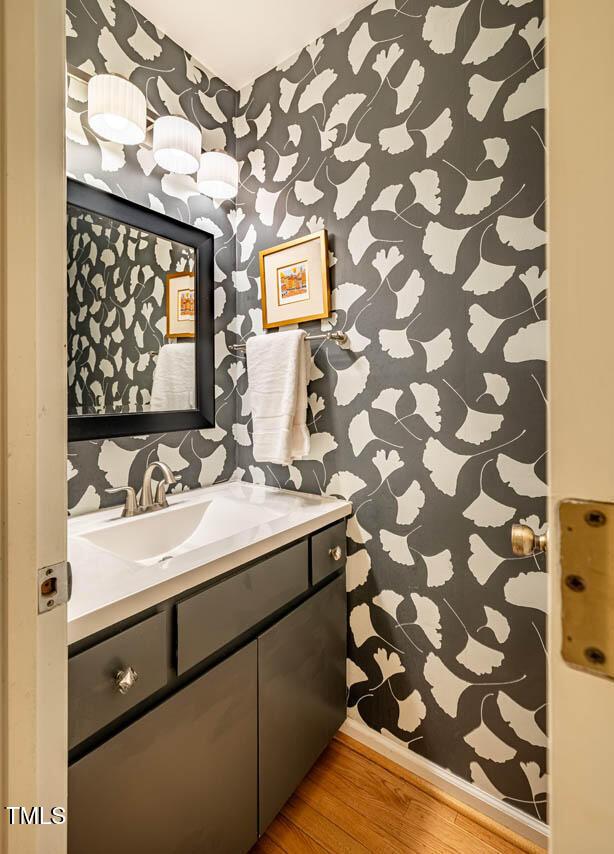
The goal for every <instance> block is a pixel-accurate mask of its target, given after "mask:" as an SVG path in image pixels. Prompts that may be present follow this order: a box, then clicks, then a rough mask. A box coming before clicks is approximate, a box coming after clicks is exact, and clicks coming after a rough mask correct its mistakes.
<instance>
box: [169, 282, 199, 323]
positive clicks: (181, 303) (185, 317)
mask: <svg viewBox="0 0 614 854" xmlns="http://www.w3.org/2000/svg"><path fill="white" fill-rule="evenodd" d="M194 285H195V277H194V273H193V272H190V271H189V270H188V271H186V272H185V273H167V275H166V337H167V338H194V334H195V328H196V289H195V287H194Z"/></svg>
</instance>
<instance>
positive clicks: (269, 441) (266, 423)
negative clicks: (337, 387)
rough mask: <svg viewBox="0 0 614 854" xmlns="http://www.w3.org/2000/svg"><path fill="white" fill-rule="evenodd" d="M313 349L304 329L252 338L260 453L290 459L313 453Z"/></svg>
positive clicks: (261, 458)
mask: <svg viewBox="0 0 614 854" xmlns="http://www.w3.org/2000/svg"><path fill="white" fill-rule="evenodd" d="M310 367H311V352H310V350H309V344H308V342H307V339H306V335H305V332H304V331H303V330H292V331H290V332H277V333H275V334H269V335H253V336H252V337H251V338H248V339H247V372H248V380H249V398H250V402H251V408H252V424H253V443H254V459H255V460H256V461H257V462H269V463H280V464H281V465H290V463H292V461H293V460H295V459H300V458H301V457H305V456H306V455H307V454H308V453H309V430H308V429H307V383H308V382H309V374H310Z"/></svg>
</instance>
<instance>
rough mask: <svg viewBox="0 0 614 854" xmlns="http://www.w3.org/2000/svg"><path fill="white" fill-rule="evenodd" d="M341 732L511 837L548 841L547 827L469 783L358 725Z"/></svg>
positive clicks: (354, 723) (348, 723) (345, 726)
mask: <svg viewBox="0 0 614 854" xmlns="http://www.w3.org/2000/svg"><path fill="white" fill-rule="evenodd" d="M341 732H343V733H345V734H346V735H349V736H350V737H351V738H354V739H356V741H359V742H360V743H361V744H364V745H366V746H367V747H370V748H371V749H372V750H375V751H376V753H380V754H381V755H382V756H385V757H386V758H387V759H391V760H392V761H393V762H396V763H397V765H401V766H402V767H403V768H405V769H406V770H407V771H410V772H411V773H412V774H415V775H416V776H417V777H422V779H423V780H427V781H428V782H429V783H432V784H433V785H435V786H437V788H438V789H441V790H442V791H443V792H446V793H447V794H448V795H451V796H452V797H454V798H456V800H457V801H460V802H461V803H463V804H466V805H467V806H469V807H472V809H475V810H477V811H478V812H480V813H482V814H483V815H485V816H488V817H489V818H491V819H493V820H494V821H496V822H498V823H499V824H502V825H503V826H504V827H507V828H509V830H513V831H514V833H517V834H519V835H520V836H523V837H524V838H525V839H529V840H530V841H531V842H535V843H536V844H537V845H541V846H542V848H547V847H548V840H549V839H550V829H549V827H548V825H547V824H544V822H542V821H538V820H537V819H535V818H532V817H531V816H530V815H527V814H526V813H524V812H523V811H522V810H519V809H518V808H517V807H514V806H511V805H510V804H508V803H506V802H505V801H501V800H499V798H496V797H495V796H494V795H491V794H489V793H488V792H484V791H482V789H478V787H477V786H474V785H473V783H468V782H467V781H466V780H463V779H462V777H457V775H456V774H453V773H452V772H451V771H448V770H447V769H446V768H441V767H440V766H439V765H436V764H435V763H434V762H431V761H430V760H428V759H425V758H424V757H423V756H419V755H418V754H417V753H415V752H414V751H412V750H408V749H407V748H405V747H402V746H401V745H400V744H397V743H396V742H394V741H391V740H390V739H389V738H386V736H384V735H382V734H381V733H379V732H376V731H375V730H373V729H370V728H369V727H368V726H367V725H366V724H364V723H362V722H361V721H355V720H351V719H350V718H346V720H345V722H344V723H343V725H342V726H341Z"/></svg>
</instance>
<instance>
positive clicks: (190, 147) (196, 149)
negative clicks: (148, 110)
mask: <svg viewBox="0 0 614 854" xmlns="http://www.w3.org/2000/svg"><path fill="white" fill-rule="evenodd" d="M201 145H202V133H201V130H200V128H198V127H197V126H196V125H194V124H192V122H189V121H188V120H187V119H184V118H181V117H180V116H160V118H157V119H156V120H155V122H154V126H153V156H154V160H155V161H156V163H157V164H158V166H161V167H162V169H166V171H167V172H176V173H177V174H179V175H191V174H192V173H194V172H197V171H198V166H199V161H200V152H201Z"/></svg>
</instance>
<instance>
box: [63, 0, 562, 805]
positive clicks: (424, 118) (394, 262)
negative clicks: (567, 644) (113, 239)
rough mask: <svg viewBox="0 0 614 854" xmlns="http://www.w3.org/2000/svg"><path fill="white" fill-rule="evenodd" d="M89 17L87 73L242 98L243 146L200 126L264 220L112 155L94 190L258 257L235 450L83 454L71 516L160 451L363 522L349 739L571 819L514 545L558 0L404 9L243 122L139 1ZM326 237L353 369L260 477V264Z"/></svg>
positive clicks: (228, 398) (386, 2) (354, 587)
mask: <svg viewBox="0 0 614 854" xmlns="http://www.w3.org/2000/svg"><path fill="white" fill-rule="evenodd" d="M84 3H85V5H86V6H87V8H88V10H89V11H90V13H91V15H92V16H93V17H95V18H96V21H97V24H96V26H94V24H93V23H92V22H91V20H89V18H88V16H86V15H84V13H83V6H82V4H77V3H76V2H74V3H71V4H70V6H71V10H72V17H71V18H70V26H71V27H72V28H73V29H74V30H75V31H79V34H80V35H81V33H86V38H85V40H84V42H83V44H80V45H79V48H78V52H79V56H80V59H79V61H78V62H77V61H75V59H73V60H71V61H73V64H75V65H79V64H81V62H85V61H86V60H87V59H88V58H90V57H91V58H92V59H93V60H94V62H95V63H96V66H97V67H98V66H99V64H100V63H104V62H106V63H107V65H108V62H109V61H111V62H112V63H120V65H121V64H124V65H125V63H126V62H129V63H130V65H129V66H128V70H129V71H130V72H131V73H134V74H139V75H140V74H142V75H143V76H141V77H139V78H138V79H139V83H140V85H141V86H143V87H144V86H145V85H147V86H148V89H147V91H148V94H151V93H152V92H153V96H154V98H157V96H158V95H160V97H162V100H163V101H164V102H165V104H166V105H167V106H168V104H169V103H171V100H172V99H171V95H170V94H169V93H168V91H167V90H166V89H165V87H164V85H162V84H161V83H160V82H159V78H160V77H162V80H163V81H166V84H167V86H169V87H170V89H171V90H172V91H173V92H174V93H176V94H177V96H178V97H180V99H181V106H182V108H183V109H190V107H189V106H188V103H189V104H194V103H196V105H197V107H198V105H199V104H201V105H204V106H206V107H207V108H210V107H211V104H212V100H211V98H212V92H213V93H215V92H216V91H222V94H221V95H219V96H216V95H215V94H213V101H215V102H216V103H217V104H218V107H219V106H220V105H223V109H224V116H223V118H224V122H222V118H220V117H219V116H216V115H215V109H214V110H213V113H212V115H211V116H205V115H204V114H202V117H201V118H199V121H201V123H204V124H206V126H207V127H210V128H213V127H214V126H215V124H216V122H220V123H221V124H222V127H223V129H224V133H225V135H226V138H227V140H228V141H229V143H230V144H231V145H232V144H234V142H231V140H234V139H236V152H237V157H238V159H239V160H240V161H241V162H242V168H241V186H240V190H239V196H238V198H237V200H236V206H232V205H228V204H227V203H226V204H225V206H224V207H221V208H215V207H214V206H212V205H211V204H210V203H209V202H207V200H203V199H202V197H200V198H196V197H189V193H188V189H187V187H184V188H183V189H184V192H185V196H184V197H183V198H178V197H175V198H174V199H173V198H172V193H171V198H169V196H168V194H167V189H168V188H169V181H168V179H166V180H165V179H164V178H163V177H162V174H161V173H159V170H153V171H151V172H150V174H147V172H146V155H145V154H141V155H140V159H139V160H138V163H135V162H134V160H131V158H134V154H133V152H132V151H129V150H128V149H127V150H126V153H125V156H126V160H127V165H126V166H122V167H121V168H120V169H119V170H118V171H117V173H116V174H111V175H109V173H108V171H106V167H105V162H106V163H107V164H108V162H109V161H108V156H109V155H108V153H105V152H104V151H99V150H97V147H95V146H94V145H93V144H91V143H92V141H91V140H90V141H89V142H90V144H89V145H88V146H87V147H85V146H83V147H82V148H81V149H80V150H79V152H78V154H79V156H80V158H81V159H80V169H81V174H82V175H84V174H85V173H86V172H87V173H88V174H90V175H91V176H92V178H93V179H95V180H98V179H102V180H103V181H104V182H105V183H106V184H107V185H108V186H109V187H110V189H111V190H112V191H113V192H125V193H129V194H130V195H131V197H132V198H135V199H136V200H137V201H139V200H144V202H145V203H146V204H147V203H150V202H151V203H152V204H154V205H157V204H158V203H160V204H163V205H164V208H165V210H166V212H167V213H168V214H170V215H171V216H179V217H181V218H190V220H191V221H196V220H197V218H198V217H202V216H205V217H206V218H207V220H209V221H211V222H213V223H214V224H215V225H216V226H217V228H219V230H220V232H221V234H220V235H219V241H220V245H224V246H228V247H230V246H231V245H232V244H231V241H232V239H233V232H236V255H235V257H234V258H233V259H232V260H230V259H229V258H228V257H227V254H224V253H221V254H220V257H219V260H218V265H219V267H220V273H219V274H218V276H219V278H218V283H217V286H216V296H218V301H217V303H216V304H217V305H218V307H219V306H221V310H220V311H219V315H218V318H217V321H216V322H217V324H218V325H217V326H216V330H217V334H216V365H217V373H216V385H217V387H218V405H219V403H220V401H223V403H224V408H223V409H222V410H221V412H220V417H219V419H218V428H217V429H216V431H209V436H210V437H209V436H208V434H207V433H203V434H198V433H197V434H188V435H187V436H186V435H185V434H179V436H173V435H172V434H170V435H168V436H166V437H162V439H160V437H147V438H142V437H141V438H134V439H128V440H117V441H116V442H105V443H87V447H78V448H75V447H74V446H71V448H70V449H69V470H70V471H69V477H70V476H71V475H72V477H71V480H70V481H69V485H70V494H71V504H72V505H73V506H74V505H77V509H78V510H83V509H85V508H87V509H89V507H90V505H91V504H92V499H93V504H94V505H96V502H97V501H106V500H107V499H106V498H105V496H104V494H103V493H104V488H105V487H106V486H107V485H114V483H113V484H112V483H111V481H112V480H121V479H122V478H123V480H121V482H122V483H126V482H127V479H128V478H131V479H132V480H133V481H137V482H138V478H139V476H142V470H143V467H144V464H145V461H146V459H147V458H148V456H149V455H153V454H156V453H157V454H159V455H160V456H161V457H162V458H163V459H165V460H166V461H167V462H169V464H171V466H172V467H173V468H175V469H176V470H179V472H180V474H181V475H182V483H183V484H186V485H188V486H194V485H197V484H198V483H199V482H205V481H206V480H208V479H211V478H213V477H220V478H226V477H229V476H234V477H243V478H244V479H247V480H253V481H255V482H259V483H269V484H272V485H280V486H282V487H285V488H289V489H302V490H306V491H310V492H316V493H320V492H322V493H326V494H331V495H343V496H345V497H347V498H350V499H351V500H352V502H353V504H354V507H355V511H356V512H355V515H354V516H353V517H352V519H351V520H350V522H349V525H348V544H349V553H350V557H349V560H348V596H349V602H348V604H349V630H348V631H349V635H348V636H349V658H348V707H349V714H350V715H351V716H353V717H355V718H357V719H359V720H362V721H364V722H365V723H366V724H368V726H370V727H371V728H373V729H374V730H377V731H379V732H381V733H383V734H384V735H386V736H387V737H389V738H390V739H392V740H395V741H397V742H400V743H402V744H404V745H409V747H410V748H411V749H412V750H414V751H416V752H418V753H420V754H422V755H423V756H425V757H426V758H428V759H430V760H432V761H433V762H436V763H438V764H439V765H441V766H443V767H445V768H449V769H450V770H451V771H453V772H454V773H455V774H458V775H460V776H461V777H463V778H465V779H467V780H469V781H472V782H473V783H475V784H476V785H477V786H479V787H480V788H482V789H483V790H485V791H487V792H489V793H491V794H494V795H496V796H497V797H501V798H505V799H506V800H507V801H508V802H509V803H510V804H512V805H514V806H517V807H519V808H520V809H523V810H525V811H526V812H528V813H529V814H530V815H532V816H533V817H534V818H540V819H542V820H543V819H545V818H546V781H547V776H546V744H547V741H546V733H545V728H546V650H545V610H546V575H545V563H544V561H543V560H542V558H541V557H537V558H533V557H531V558H526V559H519V558H513V557H512V556H511V550H510V544H509V531H510V525H511V523H512V521H520V520H527V521H528V522H529V523H530V524H532V525H533V526H534V527H535V528H536V529H538V530H542V528H543V526H544V524H545V495H546V486H545V482H544V481H545V468H546V464H545V417H546V406H547V403H546V389H545V358H546V321H545V297H546V273H545V241H546V234H545V231H544V229H545V223H544V115H543V108H544V70H543V66H544V44H543V36H544V21H543V7H542V3H541V0H466V2H460V3H459V2H458V0H440V2H439V3H437V4H434V3H432V2H428V0H411V2H406V0H378V2H376V3H375V4H373V5H372V6H370V7H368V8H366V9H364V10H363V11H361V12H359V13H358V14H357V15H356V16H355V17H354V18H352V19H351V20H350V21H348V22H346V23H345V24H343V25H342V26H340V27H338V28H337V29H336V30H333V31H331V32H330V33H328V34H326V35H325V36H324V37H323V38H321V39H318V40H317V41H316V42H315V43H314V44H312V45H310V46H308V47H306V48H305V49H304V50H303V51H301V52H300V54H298V56H296V57H293V58H291V59H290V60H288V61H287V62H286V63H284V65H283V66H281V67H279V68H277V69H274V70H272V71H271V72H269V73H267V74H265V75H264V76H262V77H260V78H259V79H258V80H257V81H255V83H254V84H253V86H250V87H247V88H246V89H245V90H243V91H241V92H240V93H238V96H237V98H236V100H235V101H234V102H233V103H231V101H230V98H229V100H228V101H226V92H223V90H224V89H227V88H228V87H224V84H222V83H221V82H220V81H215V80H211V81H210V80H209V78H208V77H207V76H206V75H204V74H203V76H202V77H201V79H200V80H199V81H198V82H196V81H194V80H192V79H191V73H190V68H194V67H196V66H195V65H194V64H193V61H190V59H189V57H186V56H185V55H184V54H183V52H182V51H181V50H180V49H179V48H177V46H176V45H175V46H173V44H172V42H170V41H169V40H168V39H166V38H164V37H163V36H162V34H160V33H157V31H156V30H155V28H154V27H153V26H152V25H150V24H149V23H148V22H146V21H145V20H144V19H142V18H141V17H140V16H137V15H135V13H133V12H132V11H131V10H130V9H129V7H126V4H125V3H124V2H123V0H116V2H115V3H113V2H112V0H99V3H100V5H98V3H96V2H95V0H84ZM110 9H113V10H114V14H116V16H117V20H116V22H115V24H114V25H112V24H110V22H109V21H108V17H107V13H108V11H109V10H110ZM105 10H106V12H105ZM105 18H107V20H106V21H105ZM120 21H121V26H120V23H118V22H120ZM135 21H136V22H138V26H137V28H136V30H135ZM103 31H107V33H111V34H112V35H113V37H114V38H116V39H117V41H116V42H115V43H114V44H113V46H112V47H110V44H111V40H110V39H109V36H108V35H105V36H104V38H103V35H102V33H103ZM141 31H142V32H144V33H145V34H146V35H147V36H148V38H149V39H150V40H151V41H152V42H153V44H149V42H148V41H147V40H146V39H144V37H143V36H142V35H141V34H140V33H141ZM69 36H70V32H69ZM79 41H81V40H79ZM145 43H147V44H148V45H149V47H148V48H145V47H144V45H145ZM135 45H138V46H139V48H140V49H141V54H142V53H144V52H147V50H149V51H150V52H151V56H150V57H149V58H148V59H147V60H146V59H145V58H144V57H143V56H142V55H141V56H139V51H138V50H137V48H136V47H135ZM154 48H155V49H154ZM158 48H160V49H161V50H160V52H159V53H157V51H158ZM162 48H163V50H162ZM135 50H137V53H136V54H135V52H134V51H135ZM118 51H119V52H118ZM92 54H94V55H93V56H92ZM70 55H71V45H70V38H69V57H70ZM105 57H106V60H105ZM126 58H127V59H126ZM133 65H134V66H135V68H134V69H133ZM136 66H138V67H139V68H142V67H147V68H148V69H149V70H147V71H141V70H139V68H137V67H136ZM154 66H157V67H158V68H167V69H168V68H169V67H170V66H173V67H174V68H175V71H174V72H173V74H172V75H171V74H170V72H166V73H167V76H166V77H164V74H163V73H162V72H159V71H155V70H154ZM176 74H179V77H176V76H174V75H176ZM186 75H187V77H186ZM133 79H135V78H133ZM147 80H149V81H150V82H149V83H147ZM188 87H192V89H191V93H192V94H190V95H189V96H187V95H186V94H183V95H181V96H179V95H178V93H181V92H184V90H186V89H187V88H188ZM201 88H202V89H203V90H204V91H205V92H206V93H207V94H206V96H205V98H204V100H203V98H201V97H200V95H198V92H200V91H201ZM195 92H196V93H197V94H196V95H194V93H195ZM207 99H208V100H207ZM186 101H187V102H188V103H186ZM73 109H77V107H76V106H73ZM81 109H83V105H81ZM198 109H199V110H200V107H198ZM77 134H78V128H77ZM77 144H78V143H71V148H74V147H75V145H77ZM231 150H232V149H231ZM86 154H87V157H88V158H89V160H88V164H89V165H87V166H86V165H85V164H84V158H85V155H86ZM74 156H76V155H74ZM73 159H74V158H73ZM105 159H106V160H105ZM70 163H71V157H70V156H69V167H70ZM144 163H145V166H143V164H144ZM128 166H130V171H129V173H127V175H126V178H125V180H124V175H123V173H124V172H125V170H126V169H128ZM147 168H149V167H147ZM170 183H171V184H172V182H170ZM165 185H166V187H165ZM171 189H172V190H173V191H176V192H179V190H176V189H175V187H173V186H171ZM149 192H151V194H152V195H153V196H154V199H153V200H152V199H149V200H148V199H147V194H148V193H149ZM156 200H157V201H156ZM321 227H326V228H327V229H328V231H329V238H330V248H331V253H330V264H331V277H332V285H333V294H332V303H333V309H334V314H333V317H332V318H331V321H330V323H326V322H325V323H323V324H321V326H322V327H323V328H329V327H330V326H335V327H336V328H338V329H343V330H344V331H346V332H347V333H348V335H349V338H350V346H349V347H348V348H345V349H340V348H338V347H336V346H335V345H334V344H321V343H317V344H315V345H314V347H313V355H314V359H313V367H312V377H311V384H310V387H309V418H308V422H309V427H310V431H311V433H312V441H311V454H310V458H309V459H307V460H303V461H297V462H296V463H295V465H294V466H291V467H280V466H274V465H270V466H269V465H263V464H258V465H256V464H255V463H254V460H253V456H252V453H251V421H250V416H249V402H248V396H247V375H246V372H245V368H244V363H243V362H242V361H241V360H240V359H237V358H236V357H234V356H232V355H231V353H230V352H229V351H228V344H230V343H233V342H234V341H235V340H237V337H239V338H247V337H248V336H249V335H251V334H257V333H261V332H262V326H261V312H260V299H259V281H258V254H257V253H258V251H259V250H260V249H263V248H266V247H268V246H271V245H274V244H276V243H280V242H282V241H283V240H286V239H291V238H293V237H295V236H300V235H303V234H306V233H308V232H310V231H314V230H317V229H318V228H321ZM307 328H308V329H310V328H311V329H317V330H319V329H320V324H310V325H307ZM224 431H225V432H224ZM216 443H217V444H216ZM88 490H91V492H90V495H89V499H88V500H84V498H83V496H84V494H85V493H86V492H87V491H88ZM88 502H89V503H88ZM79 505H80V506H79Z"/></svg>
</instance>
